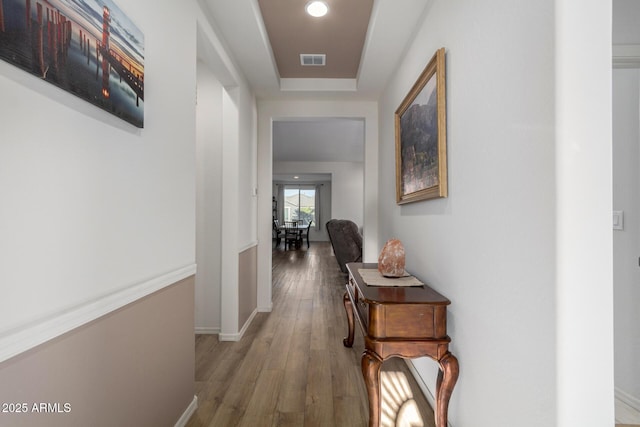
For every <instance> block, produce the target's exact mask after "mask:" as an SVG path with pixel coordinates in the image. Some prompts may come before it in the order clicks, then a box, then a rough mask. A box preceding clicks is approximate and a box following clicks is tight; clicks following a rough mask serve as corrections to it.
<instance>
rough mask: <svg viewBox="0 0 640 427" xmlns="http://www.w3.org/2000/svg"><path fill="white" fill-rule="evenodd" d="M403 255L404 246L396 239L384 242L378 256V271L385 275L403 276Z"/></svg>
mask: <svg viewBox="0 0 640 427" xmlns="http://www.w3.org/2000/svg"><path fill="white" fill-rule="evenodd" d="M404 265H405V255H404V246H402V242H401V241H400V240H398V239H391V240H389V241H387V243H385V245H384V247H383V248H382V252H380V256H379V257H378V271H379V272H380V274H382V275H383V276H385V277H403V276H405V274H406V273H405V271H404Z"/></svg>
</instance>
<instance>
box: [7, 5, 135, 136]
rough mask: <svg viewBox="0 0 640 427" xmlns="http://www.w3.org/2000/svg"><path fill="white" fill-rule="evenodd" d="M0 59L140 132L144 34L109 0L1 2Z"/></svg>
mask: <svg viewBox="0 0 640 427" xmlns="http://www.w3.org/2000/svg"><path fill="white" fill-rule="evenodd" d="M0 58H1V59H3V60H5V61H7V62H9V63H11V64H13V65H15V66H17V67H20V68H22V69H23V70H25V71H27V72H29V73H31V74H33V75H35V76H37V77H38V78H41V79H43V80H45V81H47V82H49V83H51V84H54V85H56V86H58V87H60V88H61V89H63V90H65V91H67V92H70V93H72V94H74V95H76V96H78V97H80V98H82V99H84V100H86V101H88V102H90V103H92V104H93V105H95V106H97V107H99V108H102V109H104V110H106V111H108V112H109V113H111V114H114V115H116V116H117V117H120V118H121V119H123V120H125V121H127V122H129V123H131V124H132V125H134V126H137V127H139V128H142V127H144V35H143V34H142V32H141V31H140V30H139V29H138V28H137V27H136V26H135V25H134V24H133V22H132V21H131V20H130V19H129V18H128V17H127V16H126V15H125V14H124V13H123V12H122V10H120V8H118V6H116V4H115V3H114V2H113V1H112V0H100V1H99V2H97V1H83V0H0Z"/></svg>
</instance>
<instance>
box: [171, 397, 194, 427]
mask: <svg viewBox="0 0 640 427" xmlns="http://www.w3.org/2000/svg"><path fill="white" fill-rule="evenodd" d="M197 409H198V396H193V400H192V401H191V403H190V404H189V406H187V409H185V411H184V412H183V413H182V416H181V417H180V418H179V419H178V422H176V425H175V427H184V426H186V425H187V423H188V422H189V418H191V416H192V415H193V414H194V413H195V412H196V410H197Z"/></svg>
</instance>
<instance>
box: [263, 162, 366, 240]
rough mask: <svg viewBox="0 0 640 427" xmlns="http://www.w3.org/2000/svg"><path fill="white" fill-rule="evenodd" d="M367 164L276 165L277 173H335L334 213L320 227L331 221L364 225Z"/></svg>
mask: <svg viewBox="0 0 640 427" xmlns="http://www.w3.org/2000/svg"><path fill="white" fill-rule="evenodd" d="M363 166H364V165H363V163H347V162H274V163H273V173H274V174H276V175H278V174H295V173H311V174H314V173H330V174H331V183H332V185H331V213H330V216H329V217H328V218H323V219H322V220H321V221H322V223H321V224H320V225H321V227H322V228H324V227H325V224H326V223H327V221H329V220H330V219H332V218H335V219H350V220H351V221H353V222H355V223H356V224H358V227H362V226H363V225H364V167H363Z"/></svg>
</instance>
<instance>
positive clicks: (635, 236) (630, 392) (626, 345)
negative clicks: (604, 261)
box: [613, 69, 640, 410]
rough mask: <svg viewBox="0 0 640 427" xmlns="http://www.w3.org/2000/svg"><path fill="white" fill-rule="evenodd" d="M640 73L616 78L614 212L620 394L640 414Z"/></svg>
mask: <svg viewBox="0 0 640 427" xmlns="http://www.w3.org/2000/svg"><path fill="white" fill-rule="evenodd" d="M639 118H640V71H639V70H638V69H627V70H614V72H613V142H614V143H613V156H614V157H613V183H614V187H613V188H614V191H613V209H614V210H619V211H623V212H624V229H623V230H615V231H614V233H613V248H614V252H613V260H614V276H613V278H614V284H615V292H614V296H615V301H614V303H615V384H616V391H617V392H618V394H619V395H620V394H621V393H622V397H623V398H626V400H627V401H629V399H630V400H631V401H630V402H629V403H635V407H637V408H638V409H639V410H640V366H639V365H638V360H640V312H639V311H638V301H640V287H639V286H638V283H639V282H640V277H639V272H640V268H639V267H638V256H639V255H640V238H639V236H640V220H639V215H640V174H639V172H638V165H640V120H639Z"/></svg>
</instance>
